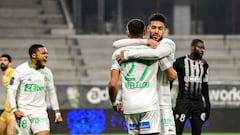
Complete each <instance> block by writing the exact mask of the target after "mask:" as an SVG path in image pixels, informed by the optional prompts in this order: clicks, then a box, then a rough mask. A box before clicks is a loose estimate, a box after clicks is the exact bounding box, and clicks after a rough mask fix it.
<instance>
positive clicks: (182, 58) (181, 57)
mask: <svg viewBox="0 0 240 135" xmlns="http://www.w3.org/2000/svg"><path fill="white" fill-rule="evenodd" d="M185 58H186V56H180V57H178V58H176V61H183V60H184V59H185Z"/></svg>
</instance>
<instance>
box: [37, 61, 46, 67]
mask: <svg viewBox="0 0 240 135" xmlns="http://www.w3.org/2000/svg"><path fill="white" fill-rule="evenodd" d="M36 66H37V68H36V69H40V68H44V67H45V66H44V65H42V64H41V61H40V60H37V62H36Z"/></svg>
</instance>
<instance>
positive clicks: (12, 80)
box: [9, 77, 15, 85]
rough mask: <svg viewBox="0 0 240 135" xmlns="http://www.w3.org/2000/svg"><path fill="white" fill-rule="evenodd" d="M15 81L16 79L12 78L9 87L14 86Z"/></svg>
mask: <svg viewBox="0 0 240 135" xmlns="http://www.w3.org/2000/svg"><path fill="white" fill-rule="evenodd" d="M14 80H15V78H14V77H12V78H11V80H10V82H9V85H13V83H14Z"/></svg>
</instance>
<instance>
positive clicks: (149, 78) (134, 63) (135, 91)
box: [108, 19, 161, 135]
mask: <svg viewBox="0 0 240 135" xmlns="http://www.w3.org/2000/svg"><path fill="white" fill-rule="evenodd" d="M144 34H145V25H144V22H143V21H142V20H139V19H132V20H130V21H129V22H128V24H127V35H128V37H129V38H138V39H141V38H143V36H144ZM122 49H124V50H134V51H140V50H146V49H151V48H150V47H148V46H144V45H143V46H129V47H124V48H120V49H117V50H116V51H115V52H114V53H113V55H112V67H111V75H110V81H109V84H108V88H109V96H110V100H111V102H112V105H113V108H114V110H115V111H117V112H121V111H123V115H124V118H125V121H126V124H127V128H128V133H129V134H130V135H137V134H142V135H148V134H149V135H158V134H159V133H160V128H161V127H160V109H159V101H158V96H157V84H156V82H157V76H156V74H157V71H158V61H156V60H139V59H135V60H130V61H125V62H123V63H122V64H121V65H119V64H118V62H117V60H116V54H118V53H120V51H121V50H122ZM120 76H121V79H122V92H121V96H122V106H120V105H119V104H118V102H117V99H116V97H117V95H118V81H119V77H120ZM122 108H123V110H122Z"/></svg>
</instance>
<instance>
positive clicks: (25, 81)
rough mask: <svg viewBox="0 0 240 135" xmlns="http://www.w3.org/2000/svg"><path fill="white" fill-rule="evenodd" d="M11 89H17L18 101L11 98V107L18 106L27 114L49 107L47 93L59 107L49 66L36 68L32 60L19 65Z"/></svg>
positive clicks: (9, 86) (53, 103)
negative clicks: (32, 64)
mask: <svg viewBox="0 0 240 135" xmlns="http://www.w3.org/2000/svg"><path fill="white" fill-rule="evenodd" d="M8 89H9V90H17V95H16V96H17V97H16V103H17V104H16V103H14V102H13V101H14V100H13V99H10V104H11V107H12V108H14V107H17V108H18V109H19V110H20V111H22V112H24V114H25V115H28V114H32V113H34V112H36V111H39V110H40V111H45V110H46V109H47V103H46V98H47V97H46V95H47V94H48V95H49V97H48V98H51V99H50V101H51V103H52V107H53V108H54V110H55V109H59V106H58V102H57V97H56V92H55V87H54V83H53V76H52V72H51V70H50V69H48V68H47V67H45V68H43V69H39V70H35V69H33V68H32V67H31V65H30V61H28V62H26V63H24V64H22V65H20V66H18V67H17V68H16V70H15V72H14V74H13V77H12V79H11V81H10V83H9V85H8Z"/></svg>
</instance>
